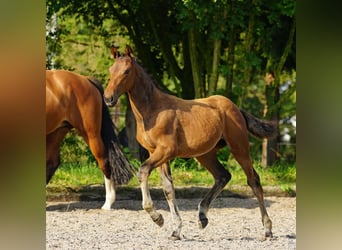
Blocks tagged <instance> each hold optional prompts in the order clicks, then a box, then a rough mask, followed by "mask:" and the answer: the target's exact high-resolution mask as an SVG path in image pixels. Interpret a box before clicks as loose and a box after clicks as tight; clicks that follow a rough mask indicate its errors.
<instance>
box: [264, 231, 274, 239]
mask: <svg viewBox="0 0 342 250" xmlns="http://www.w3.org/2000/svg"><path fill="white" fill-rule="evenodd" d="M265 237H266V238H273V234H272V232H271V231H269V232H265Z"/></svg>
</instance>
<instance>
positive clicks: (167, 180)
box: [158, 163, 182, 240]
mask: <svg viewBox="0 0 342 250" xmlns="http://www.w3.org/2000/svg"><path fill="white" fill-rule="evenodd" d="M158 171H159V174H160V176H161V178H162V183H163V190H164V195H165V198H166V200H167V202H168V204H169V207H170V212H171V217H172V222H173V227H174V230H173V232H172V235H171V237H170V239H171V240H180V231H181V229H182V219H181V217H180V215H179V211H178V207H177V204H176V197H175V189H174V186H173V181H172V176H171V171H170V166H169V164H168V163H164V164H163V165H162V166H161V167H159V168H158Z"/></svg>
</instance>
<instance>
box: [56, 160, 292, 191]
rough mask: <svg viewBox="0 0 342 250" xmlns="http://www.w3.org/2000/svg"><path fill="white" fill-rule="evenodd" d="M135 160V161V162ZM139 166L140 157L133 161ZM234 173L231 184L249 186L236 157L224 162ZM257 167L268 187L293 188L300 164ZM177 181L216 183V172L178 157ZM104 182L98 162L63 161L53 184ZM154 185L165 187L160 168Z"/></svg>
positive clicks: (173, 169) (175, 166) (133, 181)
mask: <svg viewBox="0 0 342 250" xmlns="http://www.w3.org/2000/svg"><path fill="white" fill-rule="evenodd" d="M131 163H132V162H131ZM132 164H134V165H136V166H139V165H140V164H139V162H137V161H136V160H135V161H134V162H133V163H132ZM223 164H224V165H225V166H226V168H227V169H228V170H229V172H230V173H231V174H232V179H231V181H230V182H229V185H243V186H246V185H247V179H246V176H245V174H244V172H243V170H242V168H241V167H240V166H239V165H238V163H237V162H236V161H235V160H234V159H229V160H228V162H227V161H225V163H223ZM254 168H255V169H256V171H257V172H258V174H259V175H260V178H261V184H262V185H265V186H266V185H267V186H280V187H282V188H283V189H284V190H288V191H289V192H290V191H291V186H293V185H295V184H296V166H295V164H293V165H289V164H287V165H285V164H282V165H276V166H274V167H272V168H263V167H262V166H261V163H260V162H258V161H256V162H254ZM171 172H172V177H173V182H174V185H175V186H176V187H182V186H212V185H213V184H214V179H213V177H212V175H211V174H210V173H209V172H208V171H207V170H206V169H204V168H203V167H200V166H199V165H198V164H197V162H195V161H186V160H181V159H175V160H174V161H173V162H172V163H171ZM92 184H103V175H102V172H101V170H100V169H99V168H98V167H97V166H94V165H83V166H76V167H75V165H74V164H69V163H68V164H62V165H61V166H60V167H59V169H58V170H57V171H56V173H55V175H54V176H53V178H52V179H51V182H50V184H49V185H51V186H62V187H70V188H73V189H77V188H79V187H81V186H86V185H92ZM127 185H128V186H131V187H138V186H139V182H138V179H137V177H136V176H134V177H133V178H132V179H131V181H130V182H129V183H128V184H127ZM149 185H150V186H151V187H161V180H160V176H159V174H158V171H156V170H154V171H152V172H151V175H150V177H149Z"/></svg>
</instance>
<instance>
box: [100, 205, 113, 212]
mask: <svg viewBox="0 0 342 250" xmlns="http://www.w3.org/2000/svg"><path fill="white" fill-rule="evenodd" d="M101 209H102V210H105V211H110V210H112V208H111V207H108V206H105V205H103V206H102V207H101Z"/></svg>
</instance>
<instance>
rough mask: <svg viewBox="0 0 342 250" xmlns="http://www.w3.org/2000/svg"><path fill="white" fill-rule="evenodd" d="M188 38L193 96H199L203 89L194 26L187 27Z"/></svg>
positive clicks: (203, 93) (202, 93) (202, 94)
mask: <svg viewBox="0 0 342 250" xmlns="http://www.w3.org/2000/svg"><path fill="white" fill-rule="evenodd" d="M188 38H189V53H190V61H191V70H192V77H193V79H194V86H195V98H201V97H204V96H205V90H204V88H203V84H202V77H201V65H200V61H199V55H198V50H197V46H196V44H197V42H198V41H197V39H196V31H195V29H194V28H191V29H189V31H188Z"/></svg>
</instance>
